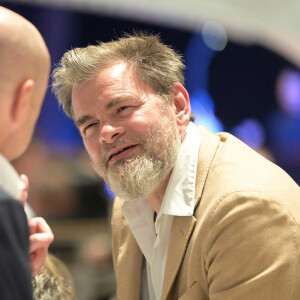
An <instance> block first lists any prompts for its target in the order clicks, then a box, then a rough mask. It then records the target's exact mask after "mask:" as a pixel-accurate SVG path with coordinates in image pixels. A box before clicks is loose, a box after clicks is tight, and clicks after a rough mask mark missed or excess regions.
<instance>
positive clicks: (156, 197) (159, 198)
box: [146, 173, 171, 213]
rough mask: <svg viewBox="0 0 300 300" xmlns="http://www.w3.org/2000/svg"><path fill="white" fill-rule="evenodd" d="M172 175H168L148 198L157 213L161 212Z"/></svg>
mask: <svg viewBox="0 0 300 300" xmlns="http://www.w3.org/2000/svg"><path fill="white" fill-rule="evenodd" d="M170 176H171V173H170V174H168V175H167V176H166V177H165V178H164V179H163V180H162V181H161V183H160V184H159V186H158V187H157V188H156V189H155V190H154V191H153V192H152V193H151V194H150V195H149V196H148V197H147V199H146V200H147V202H148V203H149V204H150V206H151V207H152V208H153V209H154V211H155V212H156V213H158V212H159V210H160V207H161V204H162V202H163V199H164V195H165V192H166V189H167V186H168V182H169V179H170Z"/></svg>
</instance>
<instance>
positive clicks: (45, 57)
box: [0, 7, 49, 95]
mask: <svg viewBox="0 0 300 300" xmlns="http://www.w3.org/2000/svg"><path fill="white" fill-rule="evenodd" d="M45 68H49V53H48V50H47V47H46V45H45V42H44V40H43V38H42V37H41V35H40V33H39V32H38V30H37V29H36V28H35V27H34V26H33V25H32V24H31V23H30V22H29V21H28V20H26V19H25V18H23V17H22V16H20V15H18V14H16V13H14V12H13V11H11V10H9V9H6V8H4V7H0V79H1V80H0V90H1V94H2V95H3V94H4V93H5V92H9V90H10V89H11V88H12V87H13V86H14V85H15V84H18V83H19V81H21V80H23V79H24V78H29V77H30V78H33V79H34V80H37V79H38V78H39V75H40V72H43V71H44V69H45Z"/></svg>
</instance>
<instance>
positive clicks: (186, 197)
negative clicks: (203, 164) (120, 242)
mask: <svg viewBox="0 0 300 300" xmlns="http://www.w3.org/2000/svg"><path fill="white" fill-rule="evenodd" d="M200 142H201V136H200V133H199V130H198V129H197V127H196V126H195V125H194V124H193V123H190V124H189V125H188V128H187V131H186V134H185V136H184V138H183V141H182V143H181V146H180V149H179V153H178V156H177V160H176V163H175V166H174V168H173V170H172V174H171V176H170V179H169V183H168V186H167V189H166V192H165V195H164V198H163V202H162V205H161V207H160V210H159V213H158V215H157V217H156V221H155V223H153V216H154V210H153V208H152V207H151V206H150V205H149V204H148V202H147V201H146V200H137V201H134V202H126V201H125V203H124V205H123V207H122V212H123V215H124V217H125V218H126V219H127V221H128V223H129V226H130V228H131V231H132V233H133V235H134V236H135V239H136V241H137V243H138V245H139V247H140V249H141V251H142V252H143V255H144V257H145V259H146V272H143V274H145V275H146V276H142V277H146V278H142V300H146V299H150V300H159V299H161V294H162V287H163V278H164V272H165V266H166V260H167V251H168V244H169V239H170V234H171V229H172V223H173V218H174V216H191V215H192V214H193V212H194V198H195V182H196V171H197V162H198V152H199V146H200ZM144 271H145V270H144ZM145 280H147V282H145ZM147 286H148V289H149V297H148V295H147V291H145V290H143V289H145V288H147Z"/></svg>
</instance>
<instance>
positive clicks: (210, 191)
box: [112, 127, 300, 300]
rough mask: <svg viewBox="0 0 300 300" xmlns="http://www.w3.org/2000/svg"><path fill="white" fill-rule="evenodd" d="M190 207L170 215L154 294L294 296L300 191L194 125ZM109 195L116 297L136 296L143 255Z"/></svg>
mask: <svg viewBox="0 0 300 300" xmlns="http://www.w3.org/2000/svg"><path fill="white" fill-rule="evenodd" d="M200 131H201V135H202V142H201V146H200V152H199V160H198V169H197V183H196V197H195V211H194V215H193V216H191V217H175V218H174V222H173V227H172V232H171V238H170V242H169V247H168V255H167V262H166V269H165V276H164V282H163V292H162V298H161V299H164V300H165V299H168V300H170V299H180V300H202V299H203V300H204V299H212V300H216V299H218V300H227V299H228V300H235V299H239V300H245V299H255V300H259V299H261V300H269V299H272V300H273V299H278V300H289V299H293V300H297V299H298V300H299V299H300V228H299V224H300V188H299V186H298V185H297V184H296V183H295V182H294V181H293V180H292V179H291V178H290V177H289V176H288V175H287V174H286V173H285V172H284V171H283V170H282V169H280V168H279V167H278V166H276V165H274V164H273V163H271V162H269V161H267V160H266V159H264V158H263V157H262V156H260V155H258V154H257V153H256V152H255V151H253V150H252V149H250V148H249V147H248V146H246V145H245V144H244V143H242V142H241V141H239V140H238V139H236V138H235V137H233V136H232V135H230V134H228V133H220V134H213V133H211V132H209V131H208V130H206V129H205V128H204V127H200ZM122 204H123V201H122V200H121V199H116V200H115V204H114V210H113V216H112V236H113V260H114V268H115V274H116V280H117V299H118V300H137V299H140V284H141V269H142V261H143V256H142V253H141V251H140V249H139V247H138V245H137V243H136V241H135V238H134V236H133V235H132V233H131V231H130V229H129V226H128V223H127V221H126V220H125V219H124V217H123V216H122V212H121V207H122Z"/></svg>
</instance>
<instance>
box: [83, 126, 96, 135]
mask: <svg viewBox="0 0 300 300" xmlns="http://www.w3.org/2000/svg"><path fill="white" fill-rule="evenodd" d="M95 125H96V123H91V124H89V125H87V126H85V127H84V129H83V133H84V135H87V134H89V133H91V131H92V128H93V127H94V126H95Z"/></svg>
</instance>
